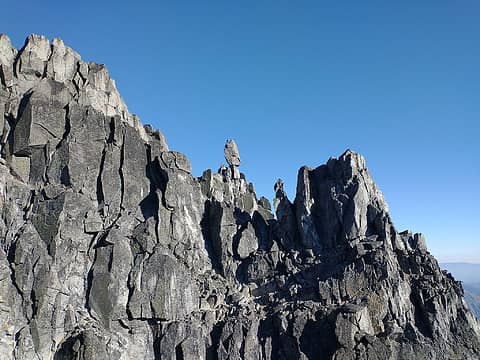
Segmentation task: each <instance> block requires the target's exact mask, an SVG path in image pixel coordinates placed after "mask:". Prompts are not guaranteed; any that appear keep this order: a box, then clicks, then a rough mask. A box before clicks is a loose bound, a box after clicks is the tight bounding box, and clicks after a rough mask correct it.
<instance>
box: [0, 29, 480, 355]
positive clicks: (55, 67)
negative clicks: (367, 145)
mask: <svg viewBox="0 0 480 360" xmlns="http://www.w3.org/2000/svg"><path fill="white" fill-rule="evenodd" d="M0 80H1V85H0V110H1V112H2V114H3V116H2V117H1V118H0V143H1V159H0V233H1V248H0V275H1V276H0V355H1V356H0V357H1V358H2V359H41V360H44V359H45V360H46V359H56V360H58V359H79V360H80V359H81V360H93V359H116V360H117V359H118V360H120V359H122V360H123V359H125V360H126V359H256V360H257V359H475V358H478V357H479V353H480V339H479V335H480V331H479V327H478V323H477V322H476V320H475V319H474V317H473V316H472V315H471V313H470V312H469V311H468V310H467V308H466V306H465V302H464V300H463V290H462V287H461V285H460V283H458V282H456V281H455V280H454V279H453V278H452V277H451V276H450V275H449V274H446V273H444V272H442V271H441V270H440V268H439V267H438V264H437V262H436V260H435V259H434V258H433V257H432V256H431V255H430V254H429V253H428V252H427V248H426V243H425V239H424V237H423V236H422V235H421V234H411V233H409V232H408V231H407V232H402V233H399V232H398V231H397V230H396V229H395V227H394V225H393V223H392V221H391V219H390V216H389V214H388V208H387V205H386V202H385V200H384V198H383V195H382V194H381V192H380V190H379V189H378V188H377V187H376V185H375V183H374V181H373V179H372V176H371V174H370V173H369V171H368V170H367V168H366V164H365V159H364V158H363V157H362V156H360V155H358V154H356V153H355V152H352V151H346V152H345V153H344V154H342V155H341V156H340V157H339V158H338V159H336V158H332V159H330V160H328V162H327V163H326V164H325V165H321V166H319V167H317V168H315V169H313V168H308V167H303V168H301V169H300V171H299V174H298V185H297V193H296V198H295V199H294V200H293V202H291V201H290V200H289V199H288V198H287V196H286V194H285V192H284V191H283V182H282V181H281V180H279V181H278V182H277V183H276V184H275V187H274V190H275V200H274V211H275V215H274V214H273V213H272V208H271V206H270V203H269V201H268V200H267V199H266V198H265V197H260V198H259V197H257V195H256V193H255V190H254V187H253V185H252V184H251V183H249V182H248V181H247V179H246V177H245V175H244V174H243V173H241V172H240V152H239V149H238V147H237V145H236V144H235V142H234V141H232V140H229V141H227V143H226V145H225V148H224V153H225V158H226V162H227V164H226V165H222V166H221V167H220V169H219V170H218V171H212V170H206V171H205V172H204V173H203V175H202V176H201V177H199V178H195V177H193V176H192V174H191V166H190V163H189V160H188V159H187V158H186V156H185V155H183V154H181V153H179V152H175V151H170V150H169V148H168V146H167V142H166V140H165V138H164V136H163V135H162V133H161V132H160V131H159V130H154V129H153V128H152V127H151V126H145V128H144V127H143V126H141V124H140V121H139V119H138V118H137V117H136V116H134V115H131V114H130V113H129V112H128V110H127V107H126V105H125V103H124V102H123V100H122V98H121V97H120V95H119V94H118V92H117V90H116V88H115V83H114V81H113V80H112V79H111V78H110V77H109V75H108V72H107V70H106V68H105V66H103V65H97V64H94V63H86V62H83V61H82V60H81V58H80V56H79V55H78V54H77V53H76V52H75V51H73V50H72V49H70V48H69V47H67V46H65V45H64V43H63V42H62V41H61V40H58V39H55V40H53V41H52V42H49V41H48V40H47V39H46V38H44V37H42V36H38V35H32V36H30V37H28V39H27V41H26V43H25V46H24V47H23V48H22V49H20V50H17V49H14V48H13V47H12V46H11V44H10V41H9V39H8V37H6V36H5V35H1V36H0ZM219 151H221V149H219Z"/></svg>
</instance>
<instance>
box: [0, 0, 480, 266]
mask: <svg viewBox="0 0 480 360" xmlns="http://www.w3.org/2000/svg"><path fill="white" fill-rule="evenodd" d="M124 3H125V4H128V5H122V4H119V2H113V1H112V2H106V1H103V2H100V1H97V2H93V1H82V2H60V1H48V2H38V1H31V0H29V1H21V2H17V1H15V2H11V1H10V2H8V3H7V2H5V4H3V5H2V9H4V10H5V12H6V13H8V16H3V17H2V23H1V27H0V32H3V33H6V34H7V35H9V36H10V38H11V39H12V42H13V43H14V45H15V46H17V47H21V45H22V44H23V41H24V39H25V37H26V36H27V35H28V34H30V33H40V34H44V35H46V36H47V37H49V38H50V39H51V38H53V37H61V38H62V39H63V40H64V41H65V42H66V43H67V44H68V45H70V46H71V47H73V48H74V49H75V50H76V51H78V52H79V53H80V54H81V55H82V57H83V59H84V60H87V61H95V62H99V63H105V64H107V67H108V69H109V71H110V74H111V75H112V77H113V78H114V79H115V80H116V82H117V87H118V89H119V91H120V93H121V94H122V96H123V98H124V99H125V101H126V103H127V105H128V106H129V109H130V111H131V112H132V113H136V114H138V115H139V116H140V117H141V119H142V121H143V122H144V123H151V124H153V125H154V126H155V127H157V128H160V129H161V130H162V131H163V132H164V134H165V136H166V137H167V141H168V143H169V145H170V147H171V148H172V149H175V150H178V151H181V152H183V153H185V154H187V155H188V157H189V158H190V160H191V162H192V166H193V171H194V174H195V175H200V174H201V173H202V171H203V169H206V168H214V169H216V168H218V166H219V165H220V164H221V163H222V162H224V160H223V145H224V142H225V139H226V138H234V139H235V140H236V141H237V144H238V146H239V149H240V154H241V157H242V165H241V170H242V171H243V172H244V173H245V174H246V175H247V178H248V179H249V180H250V181H252V182H253V183H254V184H255V188H256V190H257V193H258V194H259V195H265V196H267V197H268V198H272V196H273V184H274V182H275V180H276V179H277V178H278V177H281V178H283V180H284V182H285V184H286V189H287V192H288V194H289V196H290V198H293V197H294V194H295V186H296V176H297V171H298V168H299V167H300V166H302V165H309V166H312V167H315V166H317V165H320V164H322V163H324V162H325V161H326V160H327V159H328V158H329V157H330V156H339V155H340V154H341V153H342V152H343V151H344V150H345V149H347V148H351V149H353V150H355V151H358V152H360V153H362V154H363V155H364V156H365V157H366V158H367V165H368V166H369V168H370V170H371V172H372V174H373V176H374V178H375V180H376V181H377V183H378V184H379V186H380V188H381V189H382V191H383V193H384V195H385V197H386V199H387V201H388V203H389V205H390V211H391V215H392V217H393V220H394V221H395V224H396V226H397V228H398V229H399V230H403V229H406V228H409V229H412V230H413V231H418V232H423V233H425V235H426V237H427V244H428V247H429V249H430V251H431V252H432V253H433V254H434V255H436V256H437V257H438V258H439V259H440V260H441V261H460V260H461V261H470V262H479V263H480V241H479V240H480V239H479V236H480V235H479V231H478V226H479V225H480V220H479V219H480V205H479V204H480V161H479V155H480V151H479V147H478V139H479V138H480V125H479V115H480V101H479V100H480V99H479V96H480V72H479V71H480V47H479V46H478V44H479V43H478V38H479V35H480V21H478V19H479V16H480V3H478V1H473V0H466V1H462V2H453V1H444V0H440V1H403V2H401V3H400V2H396V3H393V2H386V1H362V2H359V1H342V2H340V1H335V2H334V1H296V2H293V1H282V0H277V1H266V0H265V1H235V2H234V1H183V2H180V1H170V2H165V1H151V2H146V1H136V2H124ZM7 4H8V5H7Z"/></svg>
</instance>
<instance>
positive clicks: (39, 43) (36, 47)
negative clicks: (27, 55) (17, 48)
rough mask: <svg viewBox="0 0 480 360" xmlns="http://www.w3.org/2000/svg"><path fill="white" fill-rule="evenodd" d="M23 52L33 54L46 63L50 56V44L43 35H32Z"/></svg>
mask: <svg viewBox="0 0 480 360" xmlns="http://www.w3.org/2000/svg"><path fill="white" fill-rule="evenodd" d="M21 52H22V53H23V52H33V53H35V54H36V55H37V56H38V58H39V59H41V60H43V61H46V60H48V57H49V55H50V42H49V41H48V39H47V38H46V37H45V36H43V35H37V34H31V35H29V36H28V37H27V39H26V40H25V45H24V46H23V48H22V50H21Z"/></svg>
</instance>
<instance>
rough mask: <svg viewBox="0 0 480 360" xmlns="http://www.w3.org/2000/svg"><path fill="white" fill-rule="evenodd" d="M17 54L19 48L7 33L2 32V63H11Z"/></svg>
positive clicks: (0, 52) (0, 54)
mask: <svg viewBox="0 0 480 360" xmlns="http://www.w3.org/2000/svg"><path fill="white" fill-rule="evenodd" d="M16 55H17V50H16V49H15V48H14V47H13V46H12V43H11V42H10V38H9V37H8V36H7V35H4V34H0V65H1V64H4V65H9V66H10V65H11V64H12V63H13V59H14V58H15V56H16Z"/></svg>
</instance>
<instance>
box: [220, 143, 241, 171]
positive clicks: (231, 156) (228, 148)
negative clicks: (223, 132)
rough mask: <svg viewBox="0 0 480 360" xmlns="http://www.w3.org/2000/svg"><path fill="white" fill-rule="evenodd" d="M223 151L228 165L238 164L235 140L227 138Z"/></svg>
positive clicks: (238, 156) (238, 157)
mask: <svg viewBox="0 0 480 360" xmlns="http://www.w3.org/2000/svg"><path fill="white" fill-rule="evenodd" d="M223 153H224V154H225V160H227V163H228V165H230V166H240V154H239V153H238V147H237V144H236V143H235V141H233V140H231V139H229V140H227V142H226V143H225V148H224V150H223Z"/></svg>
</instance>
